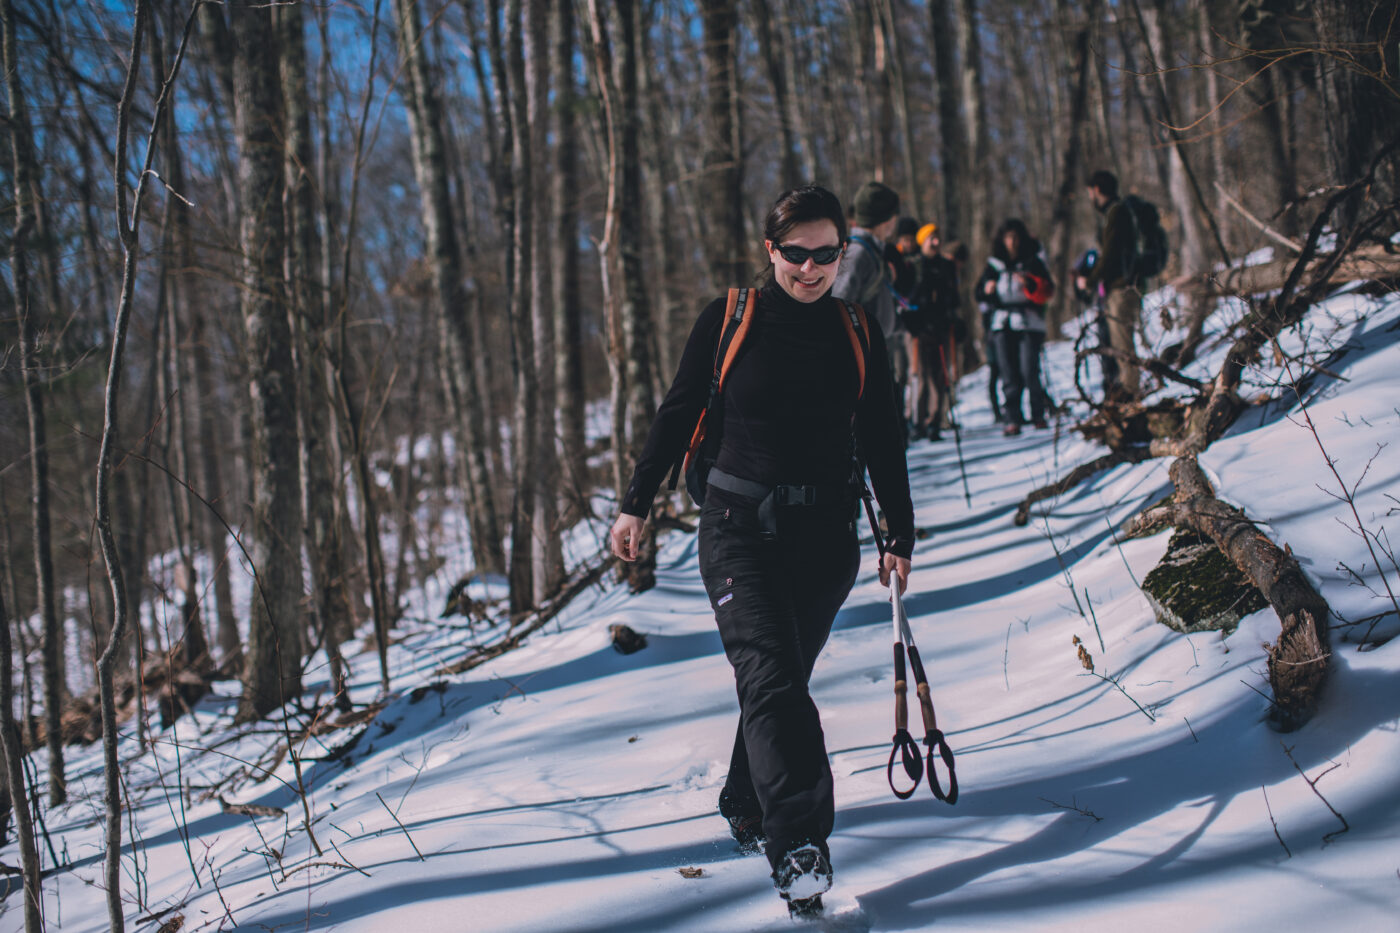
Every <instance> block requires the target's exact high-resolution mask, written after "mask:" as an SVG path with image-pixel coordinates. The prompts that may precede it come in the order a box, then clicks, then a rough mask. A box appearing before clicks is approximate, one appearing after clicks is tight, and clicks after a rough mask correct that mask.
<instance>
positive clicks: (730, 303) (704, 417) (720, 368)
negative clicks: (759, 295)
mask: <svg viewBox="0 0 1400 933" xmlns="http://www.w3.org/2000/svg"><path fill="white" fill-rule="evenodd" d="M749 294H750V290H749V289H747V288H731V289H730V290H729V296H728V299H727V300H726V302H725V306H724V321H723V322H722V323H721V324H720V331H719V341H718V343H717V344H716V346H715V368H714V373H713V374H712V375H711V376H710V394H709V397H708V398H707V399H706V401H705V407H704V408H703V409H701V411H700V418H699V420H697V421H696V423H695V430H694V431H693V432H691V435H690V443H689V444H687V445H686V449H685V453H684V454H683V455H682V456H681V457H679V458H678V459H677V460H676V463H675V466H673V467H672V468H671V485H670V488H672V489H675V488H676V485H677V483H678V482H679V479H680V474H681V471H682V470H689V469H690V464H691V463H692V462H694V460H695V458H696V457H697V456H699V454H700V446H701V445H702V444H703V443H704V442H705V425H706V422H707V421H708V420H709V417H708V416H709V414H710V409H712V408H713V407H714V404H715V401H716V400H717V399H718V398H719V394H720V390H721V389H723V388H724V379H725V377H726V376H727V375H728V374H729V367H730V364H732V363H733V362H734V359H735V357H736V356H738V354H739V347H740V346H741V345H742V344H743V342H744V338H745V337H747V336H748V333H749V327H750V326H751V325H752V324H753V319H754V315H753V313H751V312H750V311H749Z"/></svg>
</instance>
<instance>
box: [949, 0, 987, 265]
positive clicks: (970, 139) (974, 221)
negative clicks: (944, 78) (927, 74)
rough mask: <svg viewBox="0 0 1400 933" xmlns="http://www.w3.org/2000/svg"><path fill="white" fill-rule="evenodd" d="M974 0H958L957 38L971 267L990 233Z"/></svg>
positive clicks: (984, 116) (983, 101)
mask: <svg viewBox="0 0 1400 933" xmlns="http://www.w3.org/2000/svg"><path fill="white" fill-rule="evenodd" d="M977 3H978V0H958V17H957V27H956V28H957V39H958V64H959V66H960V71H959V81H958V87H959V93H960V96H961V99H962V112H963V120H964V121H965V125H966V128H967V145H968V148H967V153H966V158H965V159H964V162H963V164H964V165H965V166H966V168H965V171H964V172H963V175H962V179H961V180H962V183H963V192H962V194H963V198H964V201H963V209H962V211H961V213H962V214H963V215H964V216H966V217H967V225H968V229H967V231H966V233H965V236H966V238H967V240H968V243H969V244H970V245H971V247H972V249H973V259H974V263H973V266H972V267H973V268H976V267H977V265H976V262H977V260H978V257H979V256H981V255H983V254H982V250H985V249H986V245H985V243H986V239H987V237H988V236H990V233H991V230H990V224H989V221H988V216H987V183H988V177H987V151H988V133H987V106H986V98H985V96H984V93H983V88H982V40H981V39H980V38H979V37H978V34H977V30H978V28H979V21H978V15H977Z"/></svg>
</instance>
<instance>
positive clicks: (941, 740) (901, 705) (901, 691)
mask: <svg viewBox="0 0 1400 933" xmlns="http://www.w3.org/2000/svg"><path fill="white" fill-rule="evenodd" d="M861 499H862V500H863V501H864V502H865V514H866V517H867V518H869V519H870V530H871V532H872V533H873V534H874V536H875V547H876V549H877V550H878V551H879V552H880V560H881V562H882V563H883V561H884V557H885V541H884V538H882V537H881V535H880V526H879V525H878V523H877V522H876V520H875V503H874V501H873V500H872V498H871V495H870V488H869V487H868V486H867V487H865V488H864V489H862V490H861ZM890 604H891V606H892V608H893V616H894V740H893V741H894V747H893V748H891V749H890V760H889V763H888V765H886V767H885V778H886V780H888V781H889V785H890V790H892V791H894V795H895V796H896V797H898V798H899V799H900V800H908V799H909V798H910V797H911V796H913V794H914V791H916V790H917V789H918V787H919V780H920V778H922V777H923V775H924V771H925V765H927V771H928V787H929V790H931V791H933V796H934V797H936V798H937V799H939V800H942V801H943V802H944V803H947V804H949V805H950V806H951V805H952V804H955V803H957V802H958V775H957V771H956V770H955V763H954V759H953V750H952V749H951V748H949V747H948V740H947V738H945V737H944V735H943V732H942V731H941V730H940V729H939V728H938V717H937V715H936V714H935V712H934V709H933V694H932V692H931V691H930V690H929V685H928V674H927V673H925V671H924V662H923V660H922V659H921V658H920V657H919V649H918V647H917V646H916V645H915V644H914V631H913V629H911V628H910V627H909V616H908V614H907V613H906V612H905V611H904V598H903V597H902V596H901V595H900V593H899V579H898V577H895V578H894V579H891V580H890ZM906 653H907V654H908V655H909V668H910V669H912V670H913V672H914V684H915V693H916V695H917V696H918V698H919V712H920V715H921V716H922V718H923V721H924V745H925V746H926V747H927V748H928V752H927V754H926V755H925V756H924V758H923V759H922V760H920V757H919V745H918V743H917V742H915V741H914V737H913V736H912V735H910V734H909V698H908V691H909V680H908V674H907V672H906V669H905V666H904V656H905V654H906ZM935 751H937V752H938V756H939V757H940V758H941V759H943V767H944V768H945V769H946V770H947V772H948V789H947V790H946V791H945V790H944V789H943V786H942V784H941V783H940V782H939V780H938V775H937V774H936V773H935V771H934V761H933V753H934V752H935ZM896 759H899V760H900V761H901V763H902V764H903V765H904V773H905V774H906V775H908V776H909V778H910V779H911V780H912V781H913V786H911V787H910V788H909V789H908V790H900V789H899V788H898V787H896V786H895V783H894V763H895V760H896Z"/></svg>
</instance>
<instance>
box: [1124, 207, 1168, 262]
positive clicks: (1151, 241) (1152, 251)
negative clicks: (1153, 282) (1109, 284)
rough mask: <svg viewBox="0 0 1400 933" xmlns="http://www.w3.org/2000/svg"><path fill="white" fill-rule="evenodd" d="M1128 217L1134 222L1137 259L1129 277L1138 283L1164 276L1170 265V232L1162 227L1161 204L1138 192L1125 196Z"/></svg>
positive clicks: (1134, 242) (1134, 252)
mask: <svg viewBox="0 0 1400 933" xmlns="http://www.w3.org/2000/svg"><path fill="white" fill-rule="evenodd" d="M1123 206H1124V207H1125V208H1127V210H1128V218H1129V219H1130V220H1131V221H1132V224H1133V258H1132V261H1131V263H1130V265H1129V273H1130V274H1129V275H1128V278H1130V279H1132V280H1133V281H1134V282H1141V281H1143V280H1144V279H1150V278H1152V277H1153V276H1154V275H1161V274H1162V270H1163V269H1165V268H1166V267H1167V251H1168V245H1167V231H1166V230H1164V229H1163V228H1162V215H1161V214H1160V213H1159V212H1158V210H1157V205H1155V204H1153V203H1152V202H1151V201H1147V200H1144V199H1143V198H1140V197H1138V196H1137V195H1135V194H1130V195H1128V196H1127V197H1125V198H1124V199H1123Z"/></svg>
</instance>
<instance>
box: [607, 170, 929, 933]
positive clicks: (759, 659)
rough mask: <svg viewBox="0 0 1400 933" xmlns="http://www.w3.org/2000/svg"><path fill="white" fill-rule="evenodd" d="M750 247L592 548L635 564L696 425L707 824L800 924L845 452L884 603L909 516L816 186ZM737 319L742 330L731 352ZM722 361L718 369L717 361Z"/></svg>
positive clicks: (706, 319)
mask: <svg viewBox="0 0 1400 933" xmlns="http://www.w3.org/2000/svg"><path fill="white" fill-rule="evenodd" d="M867 216H868V215H867ZM890 216H891V217H893V216H894V215H893V211H891V215H890ZM763 245H764V250H765V251H766V253H767V256H768V259H769V263H770V268H769V270H768V272H767V275H766V279H767V281H766V283H765V284H764V285H763V287H762V288H761V289H759V290H758V291H757V292H749V291H748V290H744V291H740V290H738V289H733V290H731V292H730V295H729V296H728V298H724V297H721V298H717V299H715V300H714V301H712V302H710V303H709V305H707V306H706V307H705V310H704V311H702V312H701V313H700V319H699V320H698V321H697V322H696V324H695V328H694V330H692V332H691V334H690V338H689V340H688V341H687V342H686V346H685V350H684V351H683V352H682V355H681V361H680V366H679V369H678V371H677V373H676V378H675V381H674V382H673V383H672V384H671V389H670V391H669V392H668V393H667V395H666V399H665V400H664V401H663V402H662V403H661V407H660V408H659V409H658V410H657V413H656V419H655V421H653V422H652V426H651V432H650V434H649V436H648V437H647V442H646V447H645V449H644V450H643V451H642V454H641V456H640V458H639V459H638V461H637V466H636V469H635V471H634V472H633V474H632V481H631V485H630V486H629V487H628V490H627V493H626V495H625V496H624V497H623V500H622V504H621V514H620V515H619V516H618V518H617V521H616V522H615V523H614V524H613V527H612V530H611V532H610V536H609V538H610V545H611V548H612V552H613V553H614V554H616V555H617V556H618V557H620V558H621V559H623V560H629V561H630V560H635V559H636V556H637V542H638V540H639V538H640V535H641V531H642V526H643V521H644V519H645V517H646V515H647V512H648V510H649V509H650V508H651V502H652V498H653V497H654V496H655V494H656V491H657V489H658V487H659V486H660V484H661V482H662V480H663V478H665V476H666V474H667V473H668V472H669V471H671V470H672V468H673V465H675V464H677V462H678V460H679V459H680V457H681V456H682V455H683V454H684V453H685V451H686V449H687V443H688V442H689V441H690V440H691V437H692V434H693V433H694V431H695V429H696V424H697V422H698V421H699V419H700V417H701V412H702V411H704V417H705V435H704V445H703V447H702V449H703V450H706V451H710V452H712V453H713V466H711V467H710V468H709V472H708V475H707V485H706V486H705V487H704V492H703V496H697V498H703V507H702V509H701V512H700V532H699V548H698V550H699V557H700V572H701V576H702V578H703V580H704V583H705V590H706V592H707V593H708V595H709V597H710V604H711V606H712V607H713V609H714V612H715V621H716V623H717V625H718V627H719V633H720V638H721V640H722V642H723V644H724V650H725V654H726V656H727V657H728V658H729V662H730V664H731V665H733V668H734V678H735V686H736V688H737V691H738V696H739V728H738V730H737V735H736V736H735V739H734V747H733V753H732V756H731V758H730V764H729V774H728V777H727V778H726V780H725V785H724V788H723V790H722V791H721V793H720V797H719V809H720V813H721V815H723V816H724V817H725V819H726V820H728V823H729V828H730V832H731V833H732V834H733V836H734V838H735V840H736V841H737V842H738V843H739V844H740V847H741V848H742V849H744V850H745V851H757V850H758V849H760V848H762V849H763V851H765V852H766V854H767V856H768V861H769V864H770V867H771V869H772V877H773V881H774V884H775V885H776V887H777V889H778V893H779V894H780V895H781V896H782V898H783V899H784V900H785V901H787V903H788V908H789V910H790V911H791V912H792V913H793V914H794V915H797V916H809V915H814V914H816V913H818V912H819V911H820V910H821V909H822V905H821V895H822V893H823V892H825V891H826V890H828V889H829V888H830V886H831V877H832V872H831V861H830V858H831V855H830V850H829V849H828V846H827V837H828V836H829V835H830V833H831V829H832V824H833V821H834V819H835V801H834V797H833V782H832V775H831V766H830V763H829V761H828V760H827V752H826V744H825V739H824V737H823V734H822V727H821V720H820V718H819V715H818V712H817V707H816V704H815V703H814V702H813V701H812V697H811V695H810V693H809V692H808V683H809V681H810V678H811V676H812V668H813V665H815V664H816V660H817V655H818V654H819V653H820V652H821V650H822V647H823V646H824V645H825V644H826V639H827V636H828V635H829V634H830V633H831V625H832V622H833V621H834V620H835V618H836V613H837V610H839V609H840V608H841V604H842V603H843V602H844V601H845V599H846V596H847V594H848V593H849V592H850V590H851V587H852V585H853V584H854V582H855V579H856V575H857V572H858V570H859V562H860V549H859V546H858V544H857V538H856V526H855V515H856V507H857V499H858V497H859V493H860V489H861V488H862V487H861V486H860V485H858V484H857V483H856V482H855V476H854V470H853V468H852V462H853V449H852V447H853V444H856V445H858V447H859V452H860V454H861V455H862V456H863V457H864V458H865V460H866V465H867V467H868V469H869V473H870V478H871V481H872V484H873V486H874V491H875V494H876V496H877V497H878V498H879V501H880V505H881V506H882V507H883V508H884V510H885V515H886V518H887V521H888V526H889V531H890V538H889V544H888V549H887V552H886V553H885V555H884V556H883V557H882V558H881V562H880V571H879V572H880V580H881V582H882V583H884V584H886V585H890V583H891V581H892V580H893V581H896V582H897V585H898V586H899V587H900V589H901V590H903V589H904V586H905V583H906V582H907V579H908V575H909V557H910V554H911V553H912V552H913V547H914V510H913V506H912V504H911V502H910V497H909V476H908V471H907V468H906V465H905V461H904V437H903V428H902V425H901V423H900V418H899V414H898V412H897V410H896V408H895V400H894V393H893V381H892V380H891V378H890V371H889V361H888V357H887V355H886V351H885V338H884V334H883V333H882V332H881V330H880V328H879V327H877V326H874V323H873V321H871V320H869V319H867V318H866V317H865V315H864V312H862V311H860V310H859V309H856V308H854V307H851V306H847V305H845V304H843V303H842V302H839V301H837V300H836V298H834V297H833V296H832V291H831V289H832V283H833V282H834V281H835V280H836V277H837V274H838V268H839V265H840V263H841V262H842V253H843V252H844V251H845V248H846V218H845V216H844V212H843V211H842V207H841V202H840V201H839V200H838V199H837V198H836V196H835V195H833V194H832V193H831V192H830V191H827V190H826V189H824V188H820V187H817V186H815V185H809V186H805V187H802V188H795V189H793V190H791V191H788V192H787V193H785V194H784V195H783V196H782V197H780V198H779V199H778V200H777V202H776V203H775V204H774V205H773V208H772V210H771V211H769V213H768V217H767V219H766V221H765V224H764V241H763ZM736 317H737V320H741V321H747V322H748V325H747V330H746V331H745V335H744V336H743V338H742V339H740V338H739V337H738V336H737V328H738V327H739V324H738V323H737V322H736ZM726 338H728V339H726ZM736 346H737V347H738V349H737V350H735V349H734V348H735V347H736ZM722 350H723V351H724V356H726V357H728V356H729V355H730V353H731V351H732V362H730V363H728V364H722V363H721V362H720V360H719V359H717V357H719V356H720V352H721V351H722ZM717 373H722V378H721V379H719V380H716V381H718V382H719V385H720V387H719V389H718V390H717V395H712V385H711V383H712V380H714V379H715V377H716V374H717ZM712 398H713V399H714V400H713V402H712V401H711V399H712ZM715 433H717V434H718V437H713V435H714V434H715ZM700 462H701V463H707V462H709V461H708V460H706V459H705V458H704V457H702V458H701V460H700ZM690 478H691V477H690V476H689V475H688V476H687V480H688V481H689V480H690Z"/></svg>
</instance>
